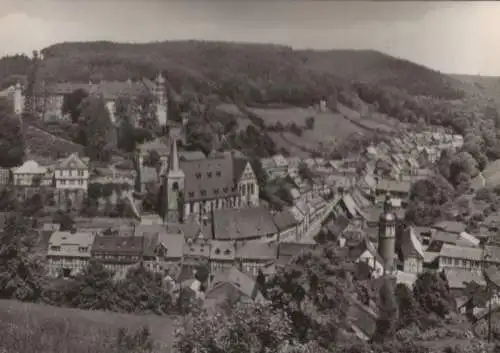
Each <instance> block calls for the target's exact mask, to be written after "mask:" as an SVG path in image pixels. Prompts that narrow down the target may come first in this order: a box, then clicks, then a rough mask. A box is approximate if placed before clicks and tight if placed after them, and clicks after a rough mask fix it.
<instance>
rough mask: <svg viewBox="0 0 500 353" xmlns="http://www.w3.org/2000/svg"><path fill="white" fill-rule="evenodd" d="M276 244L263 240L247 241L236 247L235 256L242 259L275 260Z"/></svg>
mask: <svg viewBox="0 0 500 353" xmlns="http://www.w3.org/2000/svg"><path fill="white" fill-rule="evenodd" d="M277 250H278V245H277V244H276V243H265V242H263V241H249V242H246V243H245V244H243V245H242V246H238V247H237V248H236V257H237V258H239V259H242V260H245V259H250V260H276V257H277Z"/></svg>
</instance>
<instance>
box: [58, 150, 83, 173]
mask: <svg viewBox="0 0 500 353" xmlns="http://www.w3.org/2000/svg"><path fill="white" fill-rule="evenodd" d="M55 168H56V169H88V165H87V164H85V163H84V162H83V161H82V160H81V159H80V158H79V157H78V155H77V154H76V153H72V154H71V155H69V156H68V157H67V158H65V159H63V160H62V161H61V162H59V164H57V165H56V166H55Z"/></svg>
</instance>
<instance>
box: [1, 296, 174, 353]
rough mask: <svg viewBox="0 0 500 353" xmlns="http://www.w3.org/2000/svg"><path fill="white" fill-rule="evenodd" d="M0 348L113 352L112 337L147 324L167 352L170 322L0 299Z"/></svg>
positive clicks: (66, 352) (57, 352)
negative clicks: (121, 330)
mask: <svg viewBox="0 0 500 353" xmlns="http://www.w3.org/2000/svg"><path fill="white" fill-rule="evenodd" d="M0 317H1V318H2V320H1V321H0V351H2V352H22V353H35V352H36V353H88V352H93V353H101V352H102V353H109V352H116V351H117V350H116V339H117V338H116V337H117V333H118V330H119V329H120V328H121V327H123V328H126V329H128V330H131V331H132V330H133V331H134V332H135V331H136V330H139V329H141V328H142V327H144V326H148V327H149V328H150V330H151V332H152V337H153V338H154V340H155V341H156V344H157V345H158V347H163V349H161V350H159V351H161V352H169V349H168V347H170V346H171V344H172V341H173V331H174V329H173V326H174V321H173V319H172V318H168V317H158V316H135V315H125V314H115V313H109V312H104V311H103V312H100V311H84V310H77V309H63V308H56V307H51V306H45V305H36V304H25V303H20V302H16V301H7V300H1V301H0Z"/></svg>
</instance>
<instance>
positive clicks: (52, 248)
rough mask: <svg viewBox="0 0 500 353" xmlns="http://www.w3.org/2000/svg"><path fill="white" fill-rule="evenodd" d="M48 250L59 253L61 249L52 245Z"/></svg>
mask: <svg viewBox="0 0 500 353" xmlns="http://www.w3.org/2000/svg"><path fill="white" fill-rule="evenodd" d="M50 250H52V251H61V247H60V246H54V245H53V246H51V247H50Z"/></svg>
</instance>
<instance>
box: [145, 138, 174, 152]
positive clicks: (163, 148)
mask: <svg viewBox="0 0 500 353" xmlns="http://www.w3.org/2000/svg"><path fill="white" fill-rule="evenodd" d="M137 149H138V150H139V151H140V152H141V153H148V152H152V151H156V152H158V154H159V155H160V156H168V155H169V154H170V141H169V138H168V137H161V138H157V139H155V140H152V141H146V142H144V143H142V144H140V145H139V146H138V147H137Z"/></svg>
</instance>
